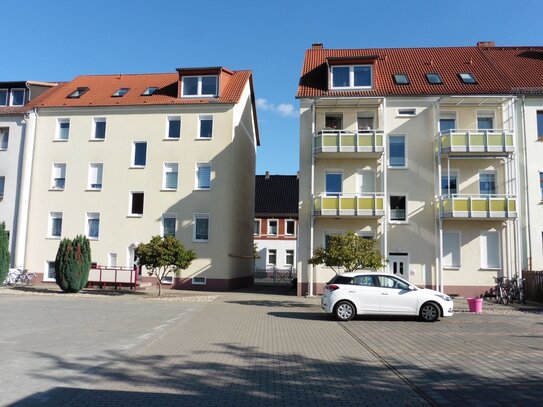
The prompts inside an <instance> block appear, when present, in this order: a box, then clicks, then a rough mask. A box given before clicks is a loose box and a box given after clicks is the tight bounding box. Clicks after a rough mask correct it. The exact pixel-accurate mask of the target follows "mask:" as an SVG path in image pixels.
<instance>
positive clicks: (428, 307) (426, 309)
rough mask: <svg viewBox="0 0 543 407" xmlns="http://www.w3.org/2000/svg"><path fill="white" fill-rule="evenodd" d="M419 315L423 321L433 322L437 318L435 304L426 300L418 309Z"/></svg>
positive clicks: (437, 313) (437, 309)
mask: <svg viewBox="0 0 543 407" xmlns="http://www.w3.org/2000/svg"><path fill="white" fill-rule="evenodd" d="M420 317H421V319H422V320H423V321H424V322H434V321H436V320H437V319H438V318H439V308H438V307H437V305H435V304H433V303H431V302H427V303H426V304H424V305H423V306H422V307H421V309H420Z"/></svg>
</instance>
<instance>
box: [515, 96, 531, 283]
mask: <svg viewBox="0 0 543 407" xmlns="http://www.w3.org/2000/svg"><path fill="white" fill-rule="evenodd" d="M521 103H522V107H521V112H522V143H523V150H524V151H523V156H524V183H525V184H526V185H525V188H526V195H525V198H526V199H525V202H524V207H525V208H526V242H527V246H528V247H527V249H528V251H527V255H528V270H531V269H532V234H531V230H530V208H529V206H530V205H528V202H529V201H530V193H529V192H530V189H529V185H530V182H529V179H528V147H527V135H526V101H525V97H524V95H522V96H521ZM519 192H520V190H519ZM519 195H520V194H519ZM519 199H520V196H519ZM517 223H518V222H517ZM518 236H519V237H520V233H519V235H518ZM520 269H521V273H522V266H521V267H520Z"/></svg>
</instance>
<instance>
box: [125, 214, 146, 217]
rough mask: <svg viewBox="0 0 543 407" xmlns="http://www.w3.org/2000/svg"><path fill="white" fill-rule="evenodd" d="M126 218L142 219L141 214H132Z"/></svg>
mask: <svg viewBox="0 0 543 407" xmlns="http://www.w3.org/2000/svg"><path fill="white" fill-rule="evenodd" d="M126 217H127V218H143V214H141V215H139V214H137V213H132V214H129V215H126Z"/></svg>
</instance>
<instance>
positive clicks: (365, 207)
mask: <svg viewBox="0 0 543 407" xmlns="http://www.w3.org/2000/svg"><path fill="white" fill-rule="evenodd" d="M313 203H314V208H315V212H314V214H315V216H333V217H338V216H346V217H366V218H378V217H381V216H384V215H385V209H384V194H383V193H380V192H373V193H372V192H369V193H361V194H339V195H326V194H320V195H315V196H314V197H313Z"/></svg>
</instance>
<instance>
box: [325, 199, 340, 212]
mask: <svg viewBox="0 0 543 407" xmlns="http://www.w3.org/2000/svg"><path fill="white" fill-rule="evenodd" d="M322 209H323V210H326V209H332V210H337V209H338V199H337V198H322Z"/></svg>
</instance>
